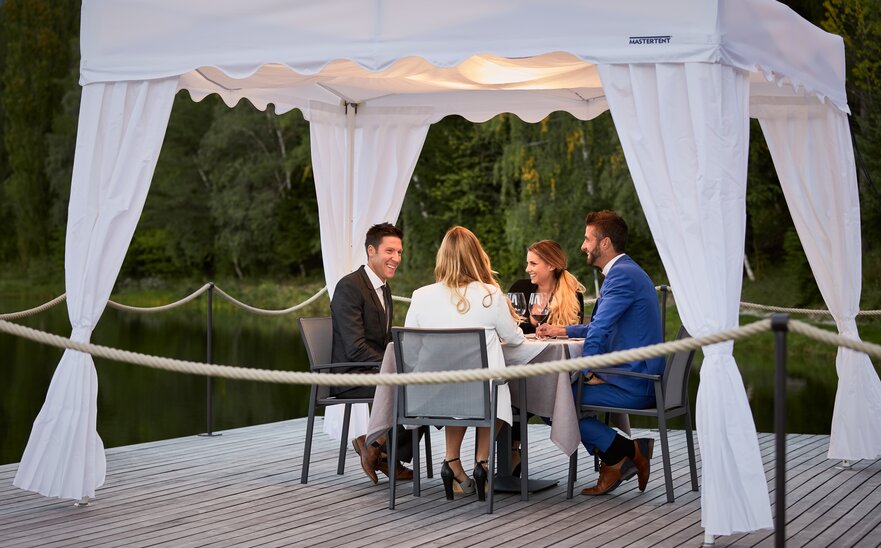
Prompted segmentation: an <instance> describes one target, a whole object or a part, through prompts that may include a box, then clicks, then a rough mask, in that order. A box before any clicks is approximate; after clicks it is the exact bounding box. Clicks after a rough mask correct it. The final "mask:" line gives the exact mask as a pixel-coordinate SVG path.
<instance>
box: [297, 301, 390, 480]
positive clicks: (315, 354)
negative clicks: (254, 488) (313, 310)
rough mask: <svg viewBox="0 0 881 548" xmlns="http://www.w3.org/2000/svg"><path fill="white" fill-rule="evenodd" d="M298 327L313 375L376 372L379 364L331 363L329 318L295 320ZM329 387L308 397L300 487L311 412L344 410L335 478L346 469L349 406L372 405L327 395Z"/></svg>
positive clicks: (305, 476) (315, 389)
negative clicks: (362, 370) (361, 370)
mask: <svg viewBox="0 0 881 548" xmlns="http://www.w3.org/2000/svg"><path fill="white" fill-rule="evenodd" d="M297 321H298V323H299V325H300V334H301V335H302V336H303V344H304V345H305V347H306V354H307V355H308V356H309V367H310V369H311V371H312V372H313V373H334V372H336V373H340V372H344V371H346V369H348V368H350V367H362V368H364V367H368V368H374V369H376V371H377V372H379V367H380V365H381V364H379V363H376V362H359V363H331V355H332V351H333V321H332V320H331V318H330V317H329V316H328V317H323V318H300V319H299V320H297ZM331 388H332V387H330V386H319V385H317V384H313V385H312V388H311V390H310V393H309V418H308V421H307V423H306V446H305V448H304V449H303V470H302V472H301V473H300V483H306V482H308V481H309V459H310V457H311V453H312V433H313V430H314V427H315V408H316V407H317V406H319V405H324V406H327V405H338V404H344V405H345V406H346V409H345V413H344V415H343V430H342V431H343V435H342V436H341V439H340V454H339V462H338V463H337V471H336V473H337V474H340V475H342V474H343V473H344V472H345V468H346V448H347V447H348V441H349V440H348V437H347V435H346V434H347V433H348V431H349V421H350V419H351V416H352V404H353V403H372V402H373V398H372V397H354V398H350V397H345V396H333V395H331V390H330V389H331Z"/></svg>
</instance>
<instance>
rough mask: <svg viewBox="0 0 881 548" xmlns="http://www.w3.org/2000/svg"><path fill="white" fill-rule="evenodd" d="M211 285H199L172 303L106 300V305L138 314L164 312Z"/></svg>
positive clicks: (199, 293)
mask: <svg viewBox="0 0 881 548" xmlns="http://www.w3.org/2000/svg"><path fill="white" fill-rule="evenodd" d="M209 287H211V284H210V283H207V284H205V285H203V286H202V287H200V288H199V289H197V290H195V291H193V292H192V293H190V294H189V295H187V296H186V297H184V298H183V299H180V300H178V301H174V302H173V303H168V304H163V305H160V306H129V305H127V304H121V303H118V302H115V301H111V300H108V301H107V306H110V307H111V308H115V309H117V310H124V311H125V312H137V313H139V314H153V313H156V312H165V311H166V310H171V309H172V308H177V307H179V306H182V305H185V304H187V303H188V302H190V301H192V300H193V299H195V298H196V297H198V296H200V295H201V294H202V293H205V292H206V291H208V288H209Z"/></svg>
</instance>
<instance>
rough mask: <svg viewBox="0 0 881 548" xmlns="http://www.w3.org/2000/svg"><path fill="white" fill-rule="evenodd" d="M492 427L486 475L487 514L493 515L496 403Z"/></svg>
mask: <svg viewBox="0 0 881 548" xmlns="http://www.w3.org/2000/svg"><path fill="white" fill-rule="evenodd" d="M492 418H493V421H492V426H490V427H489V439H490V444H489V463H488V465H487V470H486V474H487V476H488V478H487V480H488V483H489V485H488V487H487V490H488V491H489V493H488V494H487V497H486V513H487V514H492V513H493V499H494V495H495V491H496V481H495V478H496V444H495V443H493V440H495V439H496V413H495V402H493V413H492Z"/></svg>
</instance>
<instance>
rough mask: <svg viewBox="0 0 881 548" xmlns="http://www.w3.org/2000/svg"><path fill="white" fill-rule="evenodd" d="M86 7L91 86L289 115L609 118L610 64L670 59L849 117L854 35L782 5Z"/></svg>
mask: <svg viewBox="0 0 881 548" xmlns="http://www.w3.org/2000/svg"><path fill="white" fill-rule="evenodd" d="M82 13H83V19H82V38H81V47H82V65H81V79H80V82H81V83H82V84H84V85H85V84H89V83H93V82H107V81H119V80H150V79H155V78H163V77H168V76H181V80H180V86H181V88H183V89H188V90H189V91H190V93H191V94H192V95H193V97H194V98H195V99H197V100H198V99H201V98H203V97H205V96H206V95H208V94H211V93H217V94H219V95H220V96H221V97H223V99H224V101H226V102H227V103H228V104H235V103H236V102H238V101H239V100H241V99H243V98H246V99H248V100H250V101H251V102H253V103H254V104H255V105H256V106H257V107H258V108H266V105H267V104H269V103H273V104H275V105H276V111H277V112H285V111H288V110H291V109H293V108H299V109H301V110H303V111H304V112H307V105H308V104H309V102H310V101H321V102H326V103H331V104H338V103H339V102H340V100H341V98H344V100H346V101H347V102H355V103H362V102H369V103H371V104H377V105H379V106H419V107H431V108H434V109H435V112H436V115H435V116H436V118H435V121H436V120H437V119H440V118H442V117H443V116H446V115H449V114H460V115H462V116H464V117H466V118H468V119H470V120H473V121H483V120H486V119H489V118H490V117H492V116H494V115H496V114H498V113H500V112H513V113H514V114H517V115H518V116H520V117H521V118H523V119H524V120H527V121H535V120H538V119H541V118H543V117H544V116H546V115H547V114H548V113H550V112H553V111H557V110H562V111H566V112H570V113H571V114H572V115H573V116H575V117H577V118H579V119H589V118H592V117H595V116H597V115H598V114H600V113H602V112H603V111H604V110H605V109H606V108H607V106H606V103H605V99H604V97H603V93H602V88H601V83H600V79H599V78H598V76H597V72H596V67H595V65H596V64H597V63H603V64H613V63H665V62H674V63H681V62H709V63H723V64H728V65H731V66H734V67H737V68H740V69H743V70H747V71H750V72H753V73H755V74H753V75H752V77H751V81H753V82H755V83H756V84H761V83H765V85H756V86H753V87H752V88H751V94H752V96H753V98H756V97H759V96H765V95H766V94H770V95H772V96H775V97H778V98H788V99H789V100H795V101H804V100H806V98H810V99H811V100H813V101H816V100H820V101H826V100H828V101H830V102H831V103H832V104H834V105H835V106H836V107H837V108H838V109H840V110H842V111H845V112H847V99H846V95H845V90H844V46H843V42H842V40H841V38H840V37H838V36H835V35H831V34H828V33H826V32H823V31H822V30H820V29H818V28H816V27H814V26H813V25H811V24H810V23H808V22H806V21H804V20H803V19H801V18H800V17H799V16H798V15H797V14H795V12H793V11H792V10H790V9H789V8H787V7H785V6H783V5H781V4H778V3H777V2H775V1H772V0H715V1H707V0H666V1H665V2H656V1H655V0H620V1H618V2H615V3H609V2H606V1H605V0H593V1H585V0H555V1H552V2H547V3H544V2H543V3H537V2H531V1H528V0H496V1H484V2H481V3H479V4H478V3H474V2H471V1H469V0H448V1H447V2H443V3H438V2H425V1H411V0H374V1H372V2H365V1H364V0H330V1H327V2H322V3H320V4H315V3H313V2H310V1H308V0H294V1H291V0H252V1H249V2H240V1H239V0H188V1H187V2H180V1H179V0H114V1H113V2H107V1H102V0H85V1H84V2H83V12H82ZM111 22H112V23H111ZM766 81H767V82H768V83H766ZM778 100H780V99H778Z"/></svg>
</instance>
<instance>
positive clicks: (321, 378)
mask: <svg viewBox="0 0 881 548" xmlns="http://www.w3.org/2000/svg"><path fill="white" fill-rule="evenodd" d="M770 328H771V320H760V321H758V322H754V323H751V324H749V325H746V326H743V327H738V328H734V329H729V330H726V331H720V332H718V333H714V334H712V335H707V336H705V337H695V338H689V339H681V340H677V341H671V342H668V343H660V344H654V345H650V346H645V347H641V348H634V349H631V350H623V351H618V352H611V353H609V354H602V355H598V356H590V357H585V358H575V359H571V360H557V361H553V362H542V363H537V364H529V365H512V366H507V367H506V368H505V369H504V370H495V369H493V370H490V369H475V370H470V371H434V372H424V373H406V374H363V373H345V374H344V373H340V374H334V375H327V374H324V373H306V372H298V371H276V370H269V369H258V368H251V367H235V366H229V365H217V364H206V363H200V362H193V361H187V360H178V359H174V358H165V357H161V356H151V355H148V354H140V353H137V352H131V351H129V350H119V349H116V348H111V347H107V346H102V345H97V344H93V343H86V342H77V341H72V340H70V339H68V338H66V337H62V336H60V335H55V334H52V333H46V332H45V331H40V330H38V329H34V328H31V327H25V326H22V325H18V324H15V323H11V322H6V321H2V320H0V331H2V332H5V333H8V334H11V335H15V336H18V337H22V338H25V339H28V340H31V341H34V342H38V343H41V344H46V345H49V346H54V347H57V348H65V349H70V350H76V351H79V352H84V353H86V354H91V355H92V356H95V357H98V358H104V359H108V360H113V361H117V362H124V363H130V364H133V365H142V366H146V367H152V368H155V369H163V370H166V371H174V372H178V373H189V374H194V375H207V376H211V377H223V378H227V379H234V380H249V381H260V382H274V383H281V384H317V385H323V386H364V385H396V384H441V383H449V382H474V381H487V380H491V379H520V378H526V377H534V376H537V375H547V374H550V373H562V372H574V371H579V370H581V369H586V368H591V369H598V368H603V367H610V366H612V365H620V364H621V363H625V362H629V361H635V360H642V359H647V358H652V357H656V356H663V355H665V354H667V353H671V352H678V351H681V350H691V349H693V348H694V349H696V348H699V347H701V346H704V345H708V344H715V343H719V342H723V341H730V340H737V339H742V338H744V337H749V336H752V335H755V334H758V333H762V332H765V331H769V330H770Z"/></svg>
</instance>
